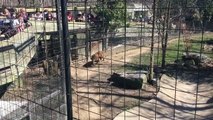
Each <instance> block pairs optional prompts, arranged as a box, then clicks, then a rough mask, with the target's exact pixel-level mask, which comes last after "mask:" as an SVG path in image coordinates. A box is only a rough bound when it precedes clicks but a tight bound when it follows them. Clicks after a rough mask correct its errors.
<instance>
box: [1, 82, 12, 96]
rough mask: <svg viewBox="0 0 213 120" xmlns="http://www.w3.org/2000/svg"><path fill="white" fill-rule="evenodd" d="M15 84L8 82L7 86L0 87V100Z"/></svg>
mask: <svg viewBox="0 0 213 120" xmlns="http://www.w3.org/2000/svg"><path fill="white" fill-rule="evenodd" d="M12 83H13V82H8V83H6V84H3V85H0V98H1V97H2V96H3V95H4V94H5V92H6V91H7V89H8V87H9V86H10V85H11V84H12Z"/></svg>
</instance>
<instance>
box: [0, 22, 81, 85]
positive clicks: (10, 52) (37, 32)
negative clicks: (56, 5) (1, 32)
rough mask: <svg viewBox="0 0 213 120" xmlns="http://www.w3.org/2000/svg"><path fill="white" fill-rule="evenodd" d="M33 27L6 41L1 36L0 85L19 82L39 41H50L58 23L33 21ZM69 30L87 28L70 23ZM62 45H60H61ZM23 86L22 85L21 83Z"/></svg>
mask: <svg viewBox="0 0 213 120" xmlns="http://www.w3.org/2000/svg"><path fill="white" fill-rule="evenodd" d="M31 23H32V26H31V27H29V28H27V29H25V30H24V31H22V32H20V33H18V34H16V35H14V36H12V37H11V38H9V39H5V38H4V36H1V41H0V84H5V83H7V82H11V81H15V80H17V79H18V80H19V76H20V75H21V74H22V72H23V70H24V69H26V67H27V65H28V63H29V61H30V60H31V59H32V58H33V56H34V55H35V53H36V49H37V45H38V41H40V40H43V39H44V38H43V35H44V34H45V39H46V40H47V41H48V40H50V37H51V34H49V33H53V34H55V33H56V31H57V24H56V21H52V22H43V21H36V22H35V21H31ZM69 28H70V29H71V28H72V29H77V28H78V29H80V28H85V25H84V24H83V23H81V24H76V23H70V24H69ZM59 45H60V44H59ZM20 84H21V83H20Z"/></svg>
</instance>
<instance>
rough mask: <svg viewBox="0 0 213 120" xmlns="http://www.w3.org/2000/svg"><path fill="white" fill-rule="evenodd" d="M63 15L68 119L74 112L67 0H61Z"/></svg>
mask: <svg viewBox="0 0 213 120" xmlns="http://www.w3.org/2000/svg"><path fill="white" fill-rule="evenodd" d="M61 16H62V30H63V31H62V40H63V43H62V45H63V54H62V55H63V56H64V61H63V62H64V64H65V69H64V70H65V71H64V74H65V75H64V80H65V86H66V105H67V120H72V119H73V113H72V92H71V76H70V60H71V59H70V41H69V39H68V21H67V0H61Z"/></svg>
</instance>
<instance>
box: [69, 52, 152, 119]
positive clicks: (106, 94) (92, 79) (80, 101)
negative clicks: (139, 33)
mask: <svg viewBox="0 0 213 120" xmlns="http://www.w3.org/2000/svg"><path fill="white" fill-rule="evenodd" d="M148 51H149V49H148V48H143V50H142V52H141V51H140V48H137V49H134V50H129V51H126V53H125V56H126V57H125V62H129V61H131V58H132V57H134V56H137V55H139V54H141V53H145V52H148ZM111 57H112V61H111ZM84 64H85V62H82V63H80V62H78V63H77V62H73V63H72V66H71V76H72V78H73V88H74V90H75V91H76V92H77V94H74V95H73V110H74V116H75V118H77V119H80V120H87V119H92V120H100V119H113V118H114V117H115V116H116V115H117V114H119V113H120V112H122V111H123V110H127V109H130V108H132V107H134V106H137V105H139V104H140V103H142V102H145V101H148V100H150V99H151V98H152V97H153V96H154V94H155V93H156V89H155V87H153V86H150V85H147V87H146V89H141V90H125V89H122V88H117V87H114V86H110V85H109V83H108V81H107V79H108V78H110V74H111V73H112V72H113V68H116V67H119V66H122V65H123V64H124V53H123V52H122V53H117V54H116V53H115V54H113V55H112V56H111V55H109V54H108V55H106V60H105V61H101V62H100V63H99V64H98V65H96V66H93V67H83V65H84ZM112 67H113V68H112Z"/></svg>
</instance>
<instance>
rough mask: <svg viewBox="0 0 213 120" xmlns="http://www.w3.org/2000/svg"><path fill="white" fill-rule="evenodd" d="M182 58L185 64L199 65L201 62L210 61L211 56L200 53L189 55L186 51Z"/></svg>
mask: <svg viewBox="0 0 213 120" xmlns="http://www.w3.org/2000/svg"><path fill="white" fill-rule="evenodd" d="M182 60H183V62H184V63H185V64H190V65H199V64H200V63H203V62H207V61H209V60H210V58H209V57H208V56H206V55H203V54H200V53H189V54H188V55H186V53H184V54H183V56H182ZM192 61H194V62H192Z"/></svg>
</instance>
